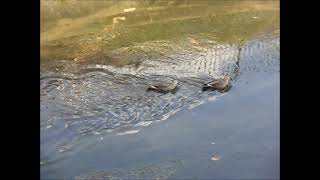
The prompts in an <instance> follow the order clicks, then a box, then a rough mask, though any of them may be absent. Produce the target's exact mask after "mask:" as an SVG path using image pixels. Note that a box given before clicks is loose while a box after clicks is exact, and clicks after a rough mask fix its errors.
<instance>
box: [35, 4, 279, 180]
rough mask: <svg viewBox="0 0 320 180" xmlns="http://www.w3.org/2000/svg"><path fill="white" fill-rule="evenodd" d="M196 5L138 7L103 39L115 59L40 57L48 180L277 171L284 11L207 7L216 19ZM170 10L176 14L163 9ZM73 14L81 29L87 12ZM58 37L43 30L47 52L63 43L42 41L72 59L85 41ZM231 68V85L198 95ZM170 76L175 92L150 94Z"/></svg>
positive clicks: (244, 175)
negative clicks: (70, 54)
mask: <svg viewBox="0 0 320 180" xmlns="http://www.w3.org/2000/svg"><path fill="white" fill-rule="evenodd" d="M239 2H240V1H239ZM246 3H248V2H246ZM249 4H251V5H252V7H254V8H257V9H261V7H265V6H261V4H260V2H254V3H253V2H249ZM271 4H272V3H271ZM221 6H222V5H221ZM260 6H261V7H260ZM196 7H198V8H194V10H192V9H190V7H189V6H182V7H180V8H163V7H161V8H158V9H157V8H153V9H151V10H150V9H149V10H148V13H145V11H142V12H143V13H141V12H140V11H139V8H138V10H137V13H136V14H130V15H129V16H126V17H127V18H126V20H125V22H126V23H125V24H122V25H121V26H120V25H119V26H120V27H116V28H114V29H113V31H114V32H110V33H111V35H112V33H118V35H117V36H114V37H110V39H109V40H106V42H105V43H104V44H103V43H102V45H101V46H100V45H99V48H102V49H104V50H106V51H105V52H103V53H104V55H105V53H107V54H108V57H111V56H112V57H113V56H114V57H116V56H117V58H118V59H117V58H115V59H113V60H112V61H110V62H107V63H105V62H106V59H104V58H102V57H103V56H96V55H97V54H96V53H94V56H90V58H88V57H89V56H86V59H87V61H86V62H85V63H82V60H79V61H81V63H79V61H76V60H70V59H59V58H57V59H55V60H50V61H49V60H48V59H46V61H42V67H41V73H40V108H41V109H40V110H41V119H40V125H41V137H40V138H41V139H40V142H41V146H40V151H41V154H40V159H41V162H40V165H41V169H40V171H41V179H157V178H159V179H186V178H188V179H190V178H192V179H196V178H198V179H279V159H280V158H279V121H280V119H279V114H280V109H279V108H280V107H279V104H280V103H279V101H280V100H279V99H280V98H279V96H280V95H279V93H280V92H279V90H280V82H279V81H280V77H279V76H280V73H279V72H280V52H279V50H280V35H279V27H278V26H277V25H275V26H274V24H273V23H275V22H277V20H275V21H274V19H277V18H275V17H277V15H275V14H274V12H276V10H270V9H268V10H260V11H257V10H255V11H252V12H251V11H248V10H245V9H246V8H247V4H245V5H243V4H242V6H239V7H241V8H240V9H241V10H243V12H241V13H240V14H239V13H236V14H232V15H230V14H228V15H223V14H224V11H222V10H221V11H218V9H219V8H218V7H217V6H212V7H208V8H207V9H206V10H205V12H206V13H208V12H210V13H211V12H215V13H216V15H217V16H214V17H215V18H213V19H214V20H212V17H213V15H212V14H210V13H209V16H204V15H203V13H201V11H200V9H201V7H203V5H197V6H196ZM237 7H238V6H237ZM272 7H273V6H272ZM225 8H226V10H225V11H226V12H230V11H235V9H237V8H236V4H232V3H231V4H228V6H225ZM227 9H229V11H227ZM238 9H239V8H238ZM249 9H250V8H249ZM162 11H166V12H168V11H169V12H171V13H172V14H171V16H163V17H161V16H162ZM180 11H181V12H180ZM151 12H152V13H154V14H152V13H151ZM186 12H193V13H194V14H189V15H188V16H187V14H188V13H186ZM150 13H151V16H152V17H153V19H152V21H150V17H149V16H147V15H150ZM157 13H158V14H157ZM159 13H160V15H159ZM184 13H185V14H184ZM215 13H213V14H215ZM163 14H164V13H163ZM220 15H221V17H220ZM120 16H122V14H120V15H119V14H117V15H115V16H112V17H120ZM172 16H177V17H175V18H173V17H172ZM178 16H179V17H178ZM197 16H200V20H199V19H198V18H197ZM157 18H158V19H157ZM172 18H173V19H172ZM177 18H178V20H177ZM181 18H182V19H181ZM208 18H209V19H210V21H206V19H208ZM130 19H131V20H130ZM133 19H134V20H133ZM243 19H245V21H242V20H243ZM270 19H271V20H270ZM104 20H106V19H104ZM109 20H112V18H111V19H109ZM229 20H232V21H229ZM75 22H77V23H78V24H77V23H74V24H77V25H79V27H80V25H82V24H81V23H83V22H84V20H81V23H80V21H79V22H78V21H75ZM99 22H100V23H103V22H105V21H102V20H101V21H99ZM108 22H109V21H108ZM217 22H218V23H217ZM241 22H243V24H241ZM168 24H169V26H168ZM222 24H224V25H222ZM270 24H272V25H270ZM162 25H165V26H163V27H162V28H163V29H158V27H160V26H162ZM193 25H197V26H193ZM215 25H217V26H215ZM218 25H219V26H218ZM241 25H242V26H241ZM70 26H71V25H70ZM97 27H98V26H97ZM99 27H100V25H99ZM191 27H192V28H191ZM228 27H230V28H228ZM63 28H65V27H63ZM63 28H62V29H63ZM146 28H147V29H146ZM75 29H76V28H75V27H72V32H71V34H72V33H75V32H78V31H76V30H75ZM111 29H112V28H111ZM142 29H144V32H143V33H141V34H137V33H139V32H140V31H141V30H142ZM155 29H158V31H155ZM227 29H229V30H227ZM91 30H92V29H91ZM61 32H66V33H65V34H63V36H67V35H68V32H69V33H70V31H67V30H63V31H62V30H61ZM92 32H96V31H92ZM59 33H60V30H59V31H58V30H57V29H56V30H51V31H46V32H44V34H42V36H44V37H45V38H44V39H45V40H43V42H42V43H44V44H45V45H44V46H43V47H42V48H44V47H46V48H47V47H49V46H50V48H52V47H53V45H52V46H51V45H48V44H50V43H52V42H54V43H58V46H54V48H53V49H50V48H48V49H42V50H43V51H45V52H46V53H48V54H46V56H47V55H48V56H49V55H50V57H51V58H56V57H64V56H65V55H64V54H63V53H66V52H69V50H71V49H68V48H70V47H71V46H67V45H72V43H74V44H79V42H84V41H82V39H81V38H87V37H85V36H86V35H83V34H82V35H81V38H80V40H79V38H78V37H77V38H74V39H72V38H71V39H68V40H65V39H64V40H61V39H63V38H65V37H62V35H61V34H59ZM81 33H82V30H81ZM154 33H156V34H154ZM157 33H158V34H157ZM143 34H145V35H143ZM98 35H99V33H98V34H94V35H92V36H98ZM107 35H108V36H109V35H110V34H107ZM107 35H105V36H102V38H104V40H103V41H105V38H107V37H106V36H107ZM60 36H61V37H60ZM112 36H113V35H112ZM59 38H60V40H59V41H56V40H57V39H59ZM78 40H79V42H78ZM128 40H130V41H128ZM129 42H130V43H129ZM46 43H48V44H46ZM59 43H61V44H59ZM68 43H71V44H68ZM90 43H92V42H91V41H90ZM99 43H101V41H99ZM84 44H85V43H84ZM110 44H112V46H110ZM91 45H92V44H91ZM59 48H61V49H59ZM86 48H87V46H86ZM64 50H66V51H64ZM72 50H74V49H72ZM92 51H94V50H90V52H92ZM53 52H54V53H56V54H55V55H54V56H52V55H53V54H52V53H53ZM70 52H71V51H70ZM50 53H51V54H50ZM67 54H68V53H67ZM56 55H57V56H56ZM60 55H61V56H60ZM81 55H83V54H81ZM65 57H67V56H65ZM83 57H84V56H83ZM72 58H74V57H72ZM49 59H50V58H49ZM118 60H119V61H121V63H119V61H118ZM110 63H111V64H110ZM224 75H229V76H230V77H231V78H232V81H231V84H232V88H231V89H230V90H229V91H227V92H225V93H219V92H216V91H205V92H203V91H202V85H203V84H204V83H206V82H208V81H210V80H212V79H213V78H219V77H222V76H224ZM173 80H177V81H178V82H179V86H178V90H177V92H175V93H167V94H161V93H156V92H152V91H151V92H147V91H146V90H147V89H146V88H147V86H148V85H150V84H153V83H158V82H170V81H173Z"/></svg>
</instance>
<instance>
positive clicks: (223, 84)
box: [202, 76, 231, 92]
mask: <svg viewBox="0 0 320 180" xmlns="http://www.w3.org/2000/svg"><path fill="white" fill-rule="evenodd" d="M230 87H231V84H230V77H229V76H224V77H223V78H220V79H214V80H212V81H210V82H207V83H205V84H204V85H203V87H202V90H203V91H206V90H213V91H214V90H217V91H219V92H226V91H227V90H228V89H230Z"/></svg>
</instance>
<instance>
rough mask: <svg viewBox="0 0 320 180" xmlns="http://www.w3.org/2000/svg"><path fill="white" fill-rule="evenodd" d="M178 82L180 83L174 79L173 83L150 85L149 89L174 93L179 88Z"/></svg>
mask: <svg viewBox="0 0 320 180" xmlns="http://www.w3.org/2000/svg"><path fill="white" fill-rule="evenodd" d="M177 84H179V82H178V81H176V80H174V81H172V82H171V83H159V84H155V85H149V86H148V88H147V91H156V92H160V93H168V92H171V93H174V92H175V90H176V89H177Z"/></svg>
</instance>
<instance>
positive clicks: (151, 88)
mask: <svg viewBox="0 0 320 180" xmlns="http://www.w3.org/2000/svg"><path fill="white" fill-rule="evenodd" d="M155 89H157V88H156V87H154V86H152V85H149V86H148V88H147V91H150V90H155Z"/></svg>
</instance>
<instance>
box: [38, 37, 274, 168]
mask: <svg viewBox="0 0 320 180" xmlns="http://www.w3.org/2000/svg"><path fill="white" fill-rule="evenodd" d="M278 47H279V37H278V36H277V35H276V36H274V35H272V36H270V35H269V36H263V37H260V38H256V39H253V40H251V41H248V42H246V43H244V44H243V45H241V46H239V45H237V46H236V45H232V44H231V45H229V44H226V45H218V46H217V45H212V46H210V47H209V48H207V49H206V50H205V51H199V52H192V51H187V50H185V51H182V52H177V54H175V55H174V56H171V57H163V58H161V59H158V60H156V61H148V60H146V61H144V62H143V63H142V64H141V65H140V67H138V68H137V67H134V66H127V67H121V68H115V67H112V66H105V65H98V64H97V65H89V66H84V67H83V70H82V71H80V73H79V74H57V73H50V72H42V73H41V83H40V84H41V89H40V90H41V101H40V104H41V161H42V163H44V162H46V163H48V162H50V161H54V160H56V159H57V158H59V156H60V155H59V154H63V153H65V152H67V151H72V150H73V149H74V148H77V147H76V145H77V144H81V141H82V139H83V138H84V137H86V136H97V137H98V138H101V139H103V136H104V135H105V134H110V133H111V134H115V135H125V134H133V133H139V132H140V131H143V129H144V128H147V126H149V125H151V124H152V123H161V121H164V120H167V119H169V118H170V116H172V115H174V114H175V113H177V112H179V111H180V110H182V109H191V108H194V107H196V106H199V105H201V104H203V103H206V102H207V101H210V100H215V99H216V98H223V97H220V96H221V95H223V94H220V93H216V92H202V91H201V86H202V84H203V83H205V82H207V81H208V80H210V79H211V78H213V77H219V76H222V75H224V74H229V75H231V77H233V79H234V81H233V83H235V82H236V81H241V74H245V73H248V72H257V73H259V72H270V73H274V72H279V64H280V60H279V49H278ZM237 69H239V70H237ZM174 79H176V80H178V81H179V82H180V85H179V89H178V91H177V92H176V93H175V94H172V93H168V94H158V93H155V92H146V86H147V85H148V84H150V83H155V82H160V81H171V80H174Z"/></svg>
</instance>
